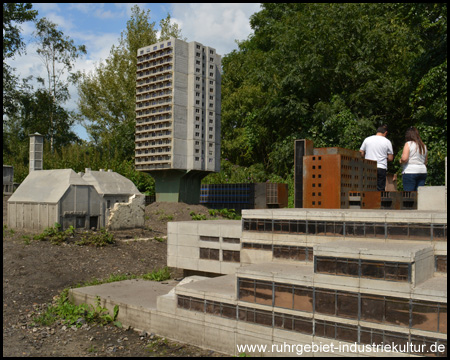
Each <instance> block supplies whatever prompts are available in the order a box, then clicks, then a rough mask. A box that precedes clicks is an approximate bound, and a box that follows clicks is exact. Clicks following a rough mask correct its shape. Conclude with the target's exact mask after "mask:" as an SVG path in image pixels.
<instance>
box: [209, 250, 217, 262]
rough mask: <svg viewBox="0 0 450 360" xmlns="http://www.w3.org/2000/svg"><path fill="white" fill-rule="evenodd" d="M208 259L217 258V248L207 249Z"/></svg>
mask: <svg viewBox="0 0 450 360" xmlns="http://www.w3.org/2000/svg"><path fill="white" fill-rule="evenodd" d="M209 259H210V260H219V249H209Z"/></svg>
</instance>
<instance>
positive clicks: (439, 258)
mask: <svg viewBox="0 0 450 360" xmlns="http://www.w3.org/2000/svg"><path fill="white" fill-rule="evenodd" d="M434 259H435V263H436V271H437V272H444V273H446V272H447V255H435V257H434Z"/></svg>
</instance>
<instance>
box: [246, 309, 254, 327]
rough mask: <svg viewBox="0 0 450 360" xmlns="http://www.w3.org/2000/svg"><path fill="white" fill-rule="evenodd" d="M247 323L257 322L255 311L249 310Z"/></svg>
mask: <svg viewBox="0 0 450 360" xmlns="http://www.w3.org/2000/svg"><path fill="white" fill-rule="evenodd" d="M246 321H247V322H251V323H254V322H255V310H254V309H250V308H247V319H246Z"/></svg>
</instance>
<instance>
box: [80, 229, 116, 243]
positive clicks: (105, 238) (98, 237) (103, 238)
mask: <svg viewBox="0 0 450 360" xmlns="http://www.w3.org/2000/svg"><path fill="white" fill-rule="evenodd" d="M114 242H115V241H114V235H113V234H110V233H109V232H108V231H106V229H104V228H102V229H100V231H99V232H98V233H97V232H87V233H84V234H83V235H82V236H81V240H80V241H77V242H75V245H88V246H96V247H103V246H106V245H108V244H114Z"/></svg>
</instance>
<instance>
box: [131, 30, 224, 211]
mask: <svg viewBox="0 0 450 360" xmlns="http://www.w3.org/2000/svg"><path fill="white" fill-rule="evenodd" d="M220 66H221V56H220V55H217V54H216V51H215V49H213V48H210V47H208V46H204V45H202V44H200V43H198V42H195V41H193V42H190V43H187V42H185V41H182V40H178V39H175V38H171V39H169V40H165V41H161V42H159V43H156V44H153V45H150V46H147V47H144V48H141V49H139V50H138V53H137V74H136V137H135V142H136V147H135V166H136V170H138V171H145V172H149V173H150V174H151V175H152V177H154V179H155V183H156V201H173V202H177V201H182V202H186V203H198V202H199V197H200V181H201V179H202V178H203V177H204V176H206V175H207V174H208V173H210V172H218V171H220V118H221V110H220V104H221V102H220V98H221V92H220V79H221V75H220Z"/></svg>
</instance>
